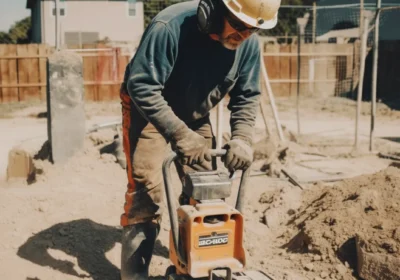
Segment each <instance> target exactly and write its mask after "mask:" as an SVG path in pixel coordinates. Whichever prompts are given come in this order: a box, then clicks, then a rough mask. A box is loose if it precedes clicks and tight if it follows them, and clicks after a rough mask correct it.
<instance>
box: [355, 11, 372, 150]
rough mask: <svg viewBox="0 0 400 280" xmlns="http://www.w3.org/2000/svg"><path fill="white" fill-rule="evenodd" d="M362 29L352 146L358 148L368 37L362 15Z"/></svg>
mask: <svg viewBox="0 0 400 280" xmlns="http://www.w3.org/2000/svg"><path fill="white" fill-rule="evenodd" d="M363 26H364V30H363V33H362V37H361V52H360V73H359V81H358V92H357V110H356V129H355V136H354V148H355V149H358V143H359V140H358V135H359V126H360V124H359V119H360V114H361V101H362V92H363V85H364V72H365V59H366V56H367V55H366V53H367V39H368V26H369V19H368V17H366V16H365V17H364V20H363Z"/></svg>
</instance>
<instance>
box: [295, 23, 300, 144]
mask: <svg viewBox="0 0 400 280" xmlns="http://www.w3.org/2000/svg"><path fill="white" fill-rule="evenodd" d="M300 45H301V35H300V25H297V99H296V113H297V135H299V136H300V133H301V129H300V108H299V107H300V69H301V64H300V63H301V57H300V53H301V51H300Z"/></svg>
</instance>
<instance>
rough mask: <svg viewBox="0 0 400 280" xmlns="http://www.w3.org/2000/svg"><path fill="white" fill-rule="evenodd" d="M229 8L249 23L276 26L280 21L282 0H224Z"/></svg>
mask: <svg viewBox="0 0 400 280" xmlns="http://www.w3.org/2000/svg"><path fill="white" fill-rule="evenodd" d="M222 2H223V3H224V4H225V6H226V7H227V8H228V10H229V11H230V12H231V13H232V14H234V15H235V16H236V17H237V18H239V19H240V20H241V21H243V22H245V23H247V24H248V25H251V26H254V27H257V28H260V29H271V28H274V27H275V26H276V24H277V22H278V10H279V7H280V5H281V0H222Z"/></svg>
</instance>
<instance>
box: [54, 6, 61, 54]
mask: <svg viewBox="0 0 400 280" xmlns="http://www.w3.org/2000/svg"><path fill="white" fill-rule="evenodd" d="M59 7H60V0H54V8H55V13H56V14H55V37H56V38H55V39H56V50H57V51H58V50H60V39H59V38H60V19H59V14H60V13H59Z"/></svg>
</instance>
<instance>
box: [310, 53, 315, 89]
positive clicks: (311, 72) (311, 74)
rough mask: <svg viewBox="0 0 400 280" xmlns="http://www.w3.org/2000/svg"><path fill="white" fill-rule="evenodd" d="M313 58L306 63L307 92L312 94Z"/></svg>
mask: <svg viewBox="0 0 400 280" xmlns="http://www.w3.org/2000/svg"><path fill="white" fill-rule="evenodd" d="M314 66H315V58H312V59H310V60H309V61H308V70H309V72H308V90H309V91H310V92H312V93H314V79H315V67H314Z"/></svg>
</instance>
